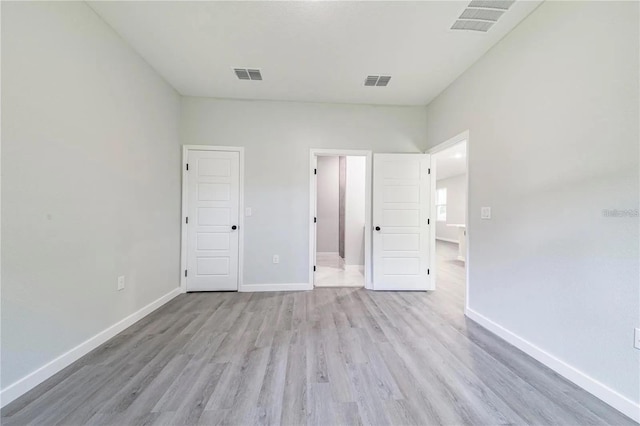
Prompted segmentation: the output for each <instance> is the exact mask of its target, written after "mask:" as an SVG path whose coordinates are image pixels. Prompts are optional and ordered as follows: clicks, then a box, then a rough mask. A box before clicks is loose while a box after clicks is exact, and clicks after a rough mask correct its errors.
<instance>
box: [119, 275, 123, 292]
mask: <svg viewBox="0 0 640 426" xmlns="http://www.w3.org/2000/svg"><path fill="white" fill-rule="evenodd" d="M120 290H124V275H121V276H119V277H118V291H120Z"/></svg>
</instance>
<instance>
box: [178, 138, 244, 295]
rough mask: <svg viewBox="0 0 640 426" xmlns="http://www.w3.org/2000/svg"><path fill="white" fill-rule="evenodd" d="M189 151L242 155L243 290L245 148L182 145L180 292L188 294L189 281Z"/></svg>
mask: <svg viewBox="0 0 640 426" xmlns="http://www.w3.org/2000/svg"><path fill="white" fill-rule="evenodd" d="M189 151H231V152H238V153H239V155H240V182H239V192H240V193H239V194H238V231H239V233H238V291H242V290H243V284H244V280H243V271H244V147H242V146H213V145H182V212H181V218H180V219H181V232H182V237H181V238H182V241H181V249H180V291H181V292H182V293H186V292H187V280H186V277H185V273H184V271H186V270H187V223H186V222H187V212H188V194H187V183H188V181H187V180H188V177H189V174H188V173H187V158H189V157H188V154H189Z"/></svg>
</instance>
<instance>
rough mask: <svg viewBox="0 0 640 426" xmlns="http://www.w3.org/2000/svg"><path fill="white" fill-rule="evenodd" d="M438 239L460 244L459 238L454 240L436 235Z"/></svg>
mask: <svg viewBox="0 0 640 426" xmlns="http://www.w3.org/2000/svg"><path fill="white" fill-rule="evenodd" d="M436 240H440V241H446V242H448V243H454V244H460V242H459V241H458V240H452V239H451V238H442V237H436Z"/></svg>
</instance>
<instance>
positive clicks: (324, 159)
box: [310, 150, 371, 287]
mask: <svg viewBox="0 0 640 426" xmlns="http://www.w3.org/2000/svg"><path fill="white" fill-rule="evenodd" d="M311 160H312V168H313V175H312V191H311V198H312V200H311V203H312V215H313V217H312V224H311V225H312V226H311V229H312V238H311V240H312V243H311V245H312V246H311V247H310V248H311V256H310V257H311V263H312V270H311V277H310V278H311V281H310V282H312V283H313V286H314V287H368V285H367V283H368V282H369V271H368V268H369V256H370V250H369V246H370V226H369V225H368V223H369V221H370V209H371V207H370V206H371V204H370V184H369V180H370V164H369V160H370V154H369V153H368V152H361V151H331V150H316V151H312V159H311Z"/></svg>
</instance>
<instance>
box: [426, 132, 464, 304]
mask: <svg viewBox="0 0 640 426" xmlns="http://www.w3.org/2000/svg"><path fill="white" fill-rule="evenodd" d="M465 141H466V142H467V155H466V158H465V161H466V164H465V167H466V170H467V188H466V191H467V193H466V200H465V204H466V205H465V212H464V218H465V219H464V220H465V226H466V231H467V235H466V237H467V238H466V242H467V247H466V250H467V253H466V255H465V256H466V259H465V264H464V269H465V274H466V277H465V281H466V282H465V290H464V296H465V297H464V307H465V312H466V311H467V309H469V270H470V269H471V268H470V265H471V263H470V260H471V259H470V258H469V236H470V235H471V233H470V231H471V229H470V226H469V225H470V224H469V146H470V143H469V130H465V131H464V132H462V133H460V134H458V135H456V136H454V137H452V138H451V139H448V140H446V141H444V142H442V143H440V144H438V145H436V146H434V147H433V148H431V149H429V150H427V152H426V153H427V154H431V170H432V173H431V176H432V178H433V179H431V217H432V218H433V224H434V226H433V233H432V234H431V237H430V238H431V265H432V271H433V283H434V286H435V284H436V277H437V276H438V272H439V271H438V262H437V260H436V223H437V221H436V218H437V213H436V181H437V179H438V170H437V169H436V161H435V159H434V156H433V155H434V154H436V153H438V152H440V151H443V150H445V149H447V148H451V147H452V146H454V145H456V144H458V143H460V142H465Z"/></svg>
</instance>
